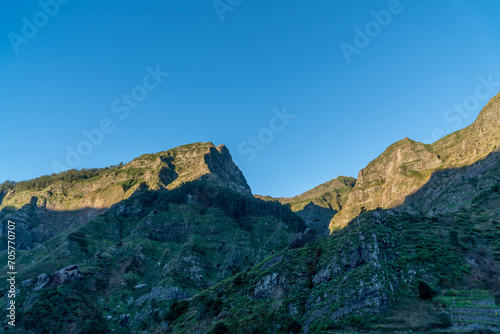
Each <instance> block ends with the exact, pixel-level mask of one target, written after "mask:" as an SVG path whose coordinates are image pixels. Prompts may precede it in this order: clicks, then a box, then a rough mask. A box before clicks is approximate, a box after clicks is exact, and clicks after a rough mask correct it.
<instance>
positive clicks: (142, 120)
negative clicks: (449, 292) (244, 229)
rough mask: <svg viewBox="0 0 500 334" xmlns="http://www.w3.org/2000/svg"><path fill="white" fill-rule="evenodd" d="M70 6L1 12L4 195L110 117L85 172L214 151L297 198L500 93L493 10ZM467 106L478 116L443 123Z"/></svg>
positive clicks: (492, 4) (469, 5)
mask: <svg viewBox="0 0 500 334" xmlns="http://www.w3.org/2000/svg"><path fill="white" fill-rule="evenodd" d="M61 2H67V3H65V4H60V5H59V8H58V9H57V8H55V7H54V5H53V1H52V2H51V1H49V0H42V3H49V4H50V3H52V5H50V6H48V7H47V6H45V7H46V11H47V12H50V14H51V15H48V14H44V13H45V12H41V11H42V10H43V9H42V7H41V5H40V3H39V2H37V1H13V0H5V1H2V2H1V4H0V37H1V38H0V112H1V125H2V139H3V140H2V150H1V154H0V181H4V180H6V179H9V180H16V181H20V180H23V179H30V178H34V177H37V176H40V175H44V174H51V173H52V172H53V171H54V169H53V163H54V162H55V161H57V162H59V163H60V164H61V165H66V167H68V166H69V165H68V164H67V163H66V161H65V160H66V156H67V150H66V149H67V147H70V148H72V149H75V150H76V148H77V146H78V145H79V143H82V141H84V140H86V138H85V136H84V135H83V134H82V131H83V130H87V131H91V130H92V129H95V128H98V127H99V125H100V122H102V120H104V123H106V122H108V121H107V120H106V119H108V120H109V121H110V122H112V123H111V124H104V128H105V129H107V130H110V128H112V129H113V131H112V132H111V133H107V134H103V138H102V140H101V138H99V136H97V137H95V138H94V139H95V143H97V144H96V145H94V144H91V145H92V147H91V149H92V153H90V154H88V155H87V156H84V157H82V159H81V160H82V161H80V162H78V163H74V162H75V161H73V163H74V165H75V167H76V168H78V169H80V168H92V167H104V166H108V165H111V164H117V163H119V162H122V161H123V162H128V161H130V160H132V159H133V158H135V157H137V156H139V155H141V154H143V153H152V152H158V151H163V150H167V149H169V148H172V147H175V146H178V145H182V144H187V143H191V142H199V141H203V142H206V141H211V142H213V143H214V144H216V145H219V144H225V145H227V146H228V148H229V149H230V151H231V153H232V155H233V159H234V160H235V161H237V163H238V165H239V166H240V168H241V169H242V170H243V173H244V174H245V176H246V178H247V180H248V182H249V184H250V186H251V188H252V190H253V192H254V193H258V194H269V195H273V196H292V195H296V194H299V193H302V192H304V191H306V190H308V189H310V188H312V187H314V186H316V185H318V184H320V183H322V182H325V181H328V180H330V179H332V178H334V177H336V176H338V175H349V176H354V177H357V174H358V172H359V170H360V169H361V168H363V167H365V166H366V164H367V163H368V162H369V161H371V160H372V159H374V158H375V157H376V156H378V155H379V154H380V153H381V152H382V151H383V150H384V149H385V148H386V147H387V146H389V145H390V144H391V143H393V142H395V141H397V140H399V139H402V138H404V137H410V138H412V139H415V140H420V141H424V142H430V141H432V139H435V138H438V137H440V136H442V135H444V134H447V133H450V132H452V131H453V130H454V128H457V127H464V126H466V125H468V124H470V123H471V122H472V121H473V119H474V118H475V116H477V114H478V113H479V110H480V107H478V106H477V105H476V104H477V102H479V104H480V105H481V106H483V105H484V104H485V103H486V102H487V97H491V96H492V95H493V90H496V91H497V92H498V91H499V90H500V87H499V86H498V85H496V86H495V85H494V89H493V90H491V91H488V90H486V88H485V87H483V88H482V90H481V89H480V95H479V97H474V96H475V94H476V93H475V90H476V87H477V86H478V85H481V81H480V80H478V77H480V76H482V77H483V78H484V79H485V80H487V79H488V76H491V78H492V80H493V81H500V67H499V64H500V62H499V59H500V37H499V36H500V20H498V13H500V2H498V1H495V0H489V1H488V0H485V1H481V3H479V2H478V1H475V0H470V1H460V0H454V1H445V0H443V1H430V0H428V1H425V0H414V1H409V0H402V1H401V2H400V4H399V5H397V4H396V3H394V0H391V1H373V0H366V1H351V2H348V1H331V0H318V1H296V0H275V1H264V0H259V1H249V0H243V1H238V0H221V1H219V2H218V3H216V5H217V9H216V8H215V7H214V3H213V2H212V1H210V0H207V1H158V0H156V1H130V0H121V1H95V0H90V1H75V0H72V1H67V0H65V1H62V0H61ZM389 9H390V10H392V13H391V12H390V11H388V10H389ZM381 10H385V12H382V13H381V12H380V11H381ZM372 11H375V12H376V13H379V14H378V15H379V20H380V22H381V23H375V18H374V16H373V12H372ZM387 12H388V13H389V14H390V19H389V18H388V16H387V15H385V16H384V15H383V14H384V13H385V14H387ZM23 18H25V19H23ZM221 18H223V20H222V19H221ZM372 21H373V22H372ZM370 22H371V23H370ZM35 24H37V25H38V26H37V25H35ZM356 27H358V28H359V29H360V30H361V31H362V33H363V34H366V29H367V28H368V29H371V30H369V34H370V35H371V36H372V37H370V36H367V37H368V38H369V39H370V40H369V43H368V42H367V40H366V38H365V39H363V38H362V37H363V36H361V35H359V36H357V39H355V37H356V35H357V34H358V32H357V31H359V30H355V28H356ZM30 28H31V30H30ZM33 28H35V30H33ZM37 30H38V31H37ZM360 36H361V37H360ZM365 37H366V36H365ZM342 43H345V44H342ZM356 43H357V46H358V47H357V49H356V50H357V51H356V52H354V51H352V50H354V48H356ZM366 44H367V45H366ZM342 45H343V46H344V52H346V51H345V50H350V51H349V52H351V54H350V63H348V62H347V59H346V57H345V55H344V52H343V51H342V47H341V46H342ZM346 45H349V46H348V47H347V49H346ZM16 51H17V52H16ZM349 52H348V53H349ZM158 64H159V70H160V72H168V73H169V75H168V76H164V77H162V76H160V77H157V79H158V81H161V82H160V83H157V82H155V80H154V78H153V77H152V76H149V77H146V76H147V75H148V72H154V71H156V67H157V65H158ZM148 66H149V71H148V70H147V69H146V68H147V67H148ZM144 79H145V80H146V81H145V84H144V83H143V81H144ZM144 85H147V86H148V88H149V89H151V90H145V88H144ZM131 93H134V94H135V95H134V96H135V97H132V100H130V101H129V102H126V100H122V99H123V98H125V99H126V98H127V95H130V94H131ZM122 94H124V95H122ZM145 94H146V96H145ZM123 96H125V97H123ZM133 99H138V100H137V101H139V100H141V101H140V102H138V103H136V102H135V101H134V100H133ZM113 103H114V106H112V104H113ZM126 103H129V106H127V104H126ZM457 103H458V104H463V103H469V107H468V108H469V110H471V112H470V113H469V114H468V117H466V116H464V115H465V114H463V115H461V116H460V115H459V114H458V113H456V112H454V111H449V112H446V110H447V109H449V108H453V105H454V104H457ZM130 106H133V107H135V108H132V107H130ZM285 107H286V111H287V113H288V114H292V115H296V116H295V118H293V119H292V118H290V119H287V120H286V122H287V123H288V124H284V123H283V121H281V120H279V119H277V118H276V119H275V117H276V116H275V112H277V111H279V112H281V113H283V110H284V108H285ZM127 109H128V114H126V112H127ZM273 110H275V111H274V112H273ZM120 117H121V118H120ZM266 128H267V129H266ZM271 129H272V130H271ZM436 129H441V130H437V131H436ZM433 131H435V134H434V138H433ZM108 132H109V131H108ZM259 134H260V138H261V139H259V137H258V135H259ZM249 136H255V137H257V143H256V144H255V143H254V144H251V143H250V141H249V140H248V137H249ZM271 137H272V138H271ZM263 141H264V142H263ZM82 145H83V146H81V147H80V149H81V150H83V151H82V152H85V151H84V150H85V149H87V150H89V148H88V147H85V144H82ZM251 145H257V146H258V148H260V149H262V150H261V151H257V149H256V148H255V146H253V147H252V146H251ZM252 150H253V151H255V152H257V154H253V153H250V152H251V151H252ZM250 158H253V160H251V161H248V160H250Z"/></svg>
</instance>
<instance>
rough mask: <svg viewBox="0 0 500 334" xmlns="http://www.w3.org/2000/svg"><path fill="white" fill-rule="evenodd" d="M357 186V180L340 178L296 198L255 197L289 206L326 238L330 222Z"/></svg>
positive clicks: (310, 226) (308, 225)
mask: <svg viewBox="0 0 500 334" xmlns="http://www.w3.org/2000/svg"><path fill="white" fill-rule="evenodd" d="M355 184H356V179H355V178H353V177H347V176H339V177H337V178H335V179H333V180H330V181H328V182H325V183H322V184H320V185H319V186H316V187H314V188H313V189H311V190H308V191H306V192H305V193H303V194H300V195H297V196H294V197H277V198H273V197H271V196H262V195H255V197H256V198H259V199H262V200H264V201H274V200H275V201H278V202H280V203H281V204H284V205H289V206H290V208H291V209H292V211H293V212H295V213H296V214H297V215H298V216H299V217H300V218H302V219H303V220H304V221H305V222H306V225H307V227H309V228H313V229H314V230H316V231H317V232H318V234H319V235H321V236H325V235H326V234H328V233H329V230H328V225H329V223H330V220H331V219H332V218H333V216H334V215H335V214H336V213H337V212H338V211H340V210H341V209H342V206H343V205H344V204H345V202H346V201H347V196H348V194H349V192H350V191H351V190H352V188H353V187H354V185H355Z"/></svg>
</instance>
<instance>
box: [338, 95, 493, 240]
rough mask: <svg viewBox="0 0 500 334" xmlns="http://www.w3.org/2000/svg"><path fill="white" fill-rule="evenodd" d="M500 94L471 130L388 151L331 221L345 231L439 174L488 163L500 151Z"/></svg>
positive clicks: (403, 142)
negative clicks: (358, 219) (361, 216)
mask: <svg viewBox="0 0 500 334" xmlns="http://www.w3.org/2000/svg"><path fill="white" fill-rule="evenodd" d="M499 130H500V94H498V95H497V96H495V97H493V98H492V99H491V100H490V101H489V102H488V104H487V105H486V106H485V107H484V108H483V110H482V111H481V113H480V114H479V116H478V117H477V119H476V121H475V122H474V123H473V124H472V125H470V126H469V127H467V128H465V129H462V130H459V131H456V132H454V133H453V134H451V135H449V136H446V137H444V138H442V139H440V140H438V141H436V142H435V143H433V144H431V145H426V144H422V143H419V142H415V141H412V140H410V139H408V138H405V139H403V140H401V141H399V142H397V143H395V144H393V145H391V146H389V147H388V148H387V150H386V151H385V152H384V153H382V154H381V155H380V156H379V157H378V158H377V159H375V160H374V161H372V162H370V163H369V164H368V166H366V168H364V169H362V170H361V171H360V172H359V176H358V180H357V183H356V185H355V186H354V188H353V190H352V191H351V192H350V193H349V198H348V200H347V203H346V205H345V206H344V207H343V208H342V210H340V212H339V213H338V214H336V215H335V216H334V217H333V218H332V221H331V223H330V229H331V230H332V229H335V228H341V227H343V226H345V225H346V224H347V223H348V222H349V221H350V220H351V219H353V218H354V217H356V216H357V215H358V214H359V213H360V212H361V210H362V208H364V209H366V210H373V209H375V208H377V207H381V208H393V207H396V206H399V205H401V204H402V203H403V202H404V201H405V198H406V197H407V196H408V195H411V194H413V193H415V192H416V191H417V190H418V189H420V188H421V187H422V186H424V184H426V183H427V182H428V181H429V180H430V177H431V175H432V174H433V173H435V172H436V171H438V170H442V169H449V168H456V167H463V166H467V165H470V164H473V163H475V162H477V161H478V160H481V159H484V158H485V157H486V156H487V155H488V154H490V153H491V152H493V151H494V150H497V149H498V148H499V147H500V131H499Z"/></svg>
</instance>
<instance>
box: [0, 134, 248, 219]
mask: <svg viewBox="0 0 500 334" xmlns="http://www.w3.org/2000/svg"><path fill="white" fill-rule="evenodd" d="M197 179H204V180H208V181H211V182H214V183H216V184H218V185H220V186H225V187H228V188H230V189H232V190H235V191H237V192H239V193H242V194H245V195H251V190H250V187H249V186H248V183H247V181H246V179H245V177H244V176H243V174H242V173H241V171H240V170H239V168H238V167H237V166H236V165H235V164H234V162H233V160H232V158H231V154H230V153H229V150H228V149H227V148H226V146H224V145H219V146H215V145H214V144H212V143H210V142H209V143H194V144H188V145H183V146H179V147H176V148H173V149H170V150H168V151H164V152H159V153H154V154H144V155H141V156H140V157H138V158H136V159H134V160H132V161H131V162H129V163H127V164H125V165H123V166H113V167H111V168H101V169H91V170H81V171H76V170H71V171H68V172H62V173H59V174H53V175H51V176H42V177H40V178H37V179H34V180H29V181H23V182H18V183H16V184H14V185H12V186H11V187H8V188H6V189H4V190H3V195H2V196H1V197H0V198H1V199H0V209H1V208H3V207H7V206H9V207H12V208H20V207H22V206H23V205H26V204H28V203H30V200H31V197H33V196H36V197H38V198H39V199H40V202H43V203H45V205H46V206H47V208H49V209H51V210H68V209H70V210H79V209H82V208H94V209H105V208H109V207H110V206H111V205H113V204H115V203H117V202H119V201H121V200H123V199H125V198H128V197H129V196H130V195H131V194H132V193H134V192H135V191H136V190H137V189H139V188H140V187H146V188H148V189H152V190H159V189H169V190H170V189H174V188H176V187H178V186H180V185H181V184H182V183H185V182H189V181H193V180H197ZM0 192H1V191H0Z"/></svg>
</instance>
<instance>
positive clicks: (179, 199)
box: [0, 179, 305, 333]
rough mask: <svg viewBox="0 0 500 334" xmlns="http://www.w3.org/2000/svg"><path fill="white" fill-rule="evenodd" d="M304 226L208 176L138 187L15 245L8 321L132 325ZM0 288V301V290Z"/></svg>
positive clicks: (95, 329)
mask: <svg viewBox="0 0 500 334" xmlns="http://www.w3.org/2000/svg"><path fill="white" fill-rule="evenodd" d="M16 223H17V222H16ZM304 228H305V225H304V222H303V221H302V220H301V219H300V218H298V217H297V216H296V215H295V214H293V213H292V212H291V211H290V210H289V209H288V208H287V207H285V206H283V205H281V204H279V203H277V202H264V201H261V200H258V199H255V198H253V197H252V196H248V195H245V194H241V193H238V192H236V191H234V190H231V189H230V188H228V187H222V186H220V185H218V184H217V183H214V182H212V179H203V180H195V181H191V182H187V183H184V184H183V185H181V186H179V187H177V188H175V189H173V190H170V191H167V190H161V189H159V190H156V191H151V190H147V189H142V190H138V191H136V192H135V193H134V194H133V195H132V196H130V197H129V198H128V199H126V200H123V201H120V202H119V203H116V204H115V205H113V206H112V207H111V208H110V209H109V210H108V211H106V212H105V213H102V214H100V215H98V216H96V217H95V218H93V219H91V220H90V221H88V222H86V223H85V224H83V225H82V226H81V227H78V228H76V229H70V230H65V231H64V232H63V233H61V234H58V235H57V236H55V237H53V238H51V239H50V240H48V241H46V242H44V243H42V244H40V245H38V246H36V247H35V248H34V249H33V250H25V251H18V254H17V260H16V270H17V271H18V275H17V280H18V284H19V288H20V292H19V293H18V295H17V297H16V303H18V305H20V306H21V308H20V309H19V311H18V317H19V320H18V324H19V325H18V328H21V329H20V330H21V331H20V332H22V333H25V332H26V331H32V332H33V333H42V332H48V331H50V330H51V331H52V332H54V333H56V332H57V333H63V332H64V333H82V332H83V333H109V332H110V331H111V330H117V329H118V330H119V329H121V328H122V327H125V326H126V327H128V328H133V329H134V331H136V330H139V329H140V328H142V327H144V326H147V325H148V324H149V323H150V322H151V319H152V317H153V318H155V317H157V316H158V314H156V315H155V314H154V311H155V310H156V308H157V307H158V306H157V305H159V304H162V303H167V304H170V303H172V301H175V300H179V299H184V298H188V297H190V296H192V295H194V294H196V293H198V292H200V291H202V290H203V289H206V288H208V287H210V286H212V285H213V284H216V283H218V282H220V281H221V280H223V279H225V278H227V277H229V276H232V275H234V274H236V273H238V272H240V271H242V270H246V269H248V268H249V267H251V266H252V265H254V264H256V263H258V262H260V261H262V260H264V259H265V258H267V257H268V256H271V255H272V254H274V253H277V252H279V251H281V250H282V249H284V248H286V247H287V246H288V245H290V244H291V243H293V242H294V240H295V239H296V238H297V233H299V235H298V236H301V234H300V232H302V231H303V230H304ZM17 232H18V234H19V235H21V234H22V233H24V231H21V230H20V229H19V230H18V231H17ZM1 254H2V256H4V257H5V256H6V251H3V252H2V253H1ZM6 271H7V268H3V269H2V271H1V274H2V275H5V273H6ZM4 278H5V277H4ZM21 282H22V284H21ZM2 289H3V288H2ZM0 296H2V297H3V300H2V302H4V301H5V300H6V297H7V295H6V290H5V289H3V290H2V291H1V293H0ZM12 332H13V331H12Z"/></svg>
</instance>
